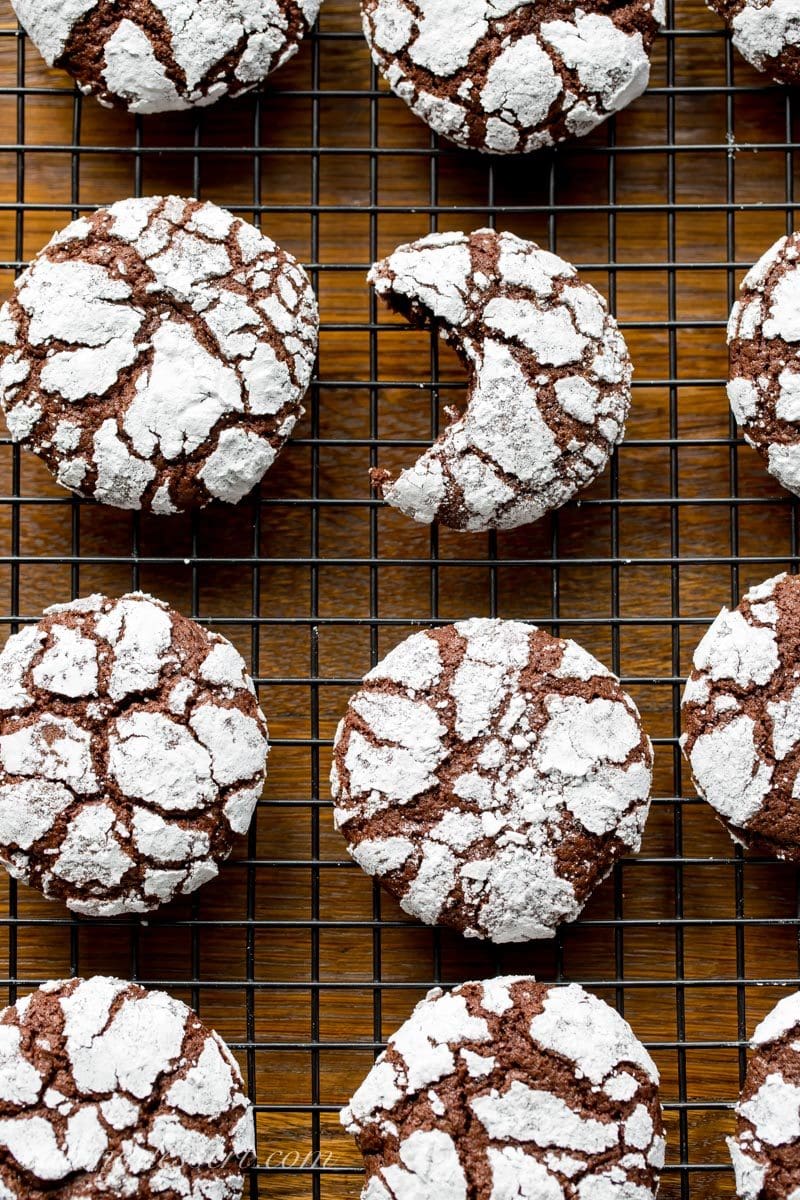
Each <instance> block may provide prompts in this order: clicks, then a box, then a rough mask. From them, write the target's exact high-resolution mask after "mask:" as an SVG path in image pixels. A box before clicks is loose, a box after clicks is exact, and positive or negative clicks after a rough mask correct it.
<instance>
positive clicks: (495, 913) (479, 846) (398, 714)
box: [331, 619, 653, 942]
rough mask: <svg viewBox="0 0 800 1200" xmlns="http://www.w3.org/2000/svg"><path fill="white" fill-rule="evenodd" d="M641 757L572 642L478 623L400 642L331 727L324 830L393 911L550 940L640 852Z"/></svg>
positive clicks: (637, 739)
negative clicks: (330, 816) (330, 812)
mask: <svg viewBox="0 0 800 1200" xmlns="http://www.w3.org/2000/svg"><path fill="white" fill-rule="evenodd" d="M652 761H653V755H652V748H651V746H650V741H649V739H648V737H647V735H646V734H645V733H643V732H642V726H641V721H640V718H639V713H638V712H637V710H636V706H635V705H634V703H633V701H632V700H631V699H630V697H629V696H627V695H626V694H625V692H623V690H622V688H621V687H620V685H619V681H618V680H617V678H616V677H615V676H614V675H612V674H611V672H610V671H608V670H607V669H606V668H605V667H604V666H602V665H601V664H600V663H599V662H598V661H597V660H596V659H595V658H593V657H592V656H591V655H590V654H587V652H586V651H585V650H583V649H581V647H580V646H578V645H576V644H575V642H571V641H562V640H561V639H560V638H553V637H551V636H550V635H549V634H548V633H545V632H544V630H541V629H537V628H536V627H535V626H533V625H524V624H522V623H521V622H519V621H499V620H484V619H475V620H471V621H461V622H459V623H458V624H456V625H447V626H444V627H443V628H440V629H431V630H427V631H426V632H424V633H416V634H414V635H413V636H412V637H410V638H408V639H406V641H404V642H401V643H400V645H399V646H396V647H395V649H394V650H392V651H391V653H390V654H388V655H387V656H386V658H385V659H384V660H383V662H381V663H380V664H379V665H378V666H377V667H375V668H374V670H372V671H370V672H369V674H368V675H366V676H365V678H364V682H363V686H362V688H361V690H360V691H359V692H357V693H356V694H355V696H353V698H352V699H351V701H350V704H349V705H348V709H347V714H346V716H345V717H344V719H343V721H342V722H341V723H340V725H339V728H338V730H337V732H336V739H335V744H334V755H333V766H332V771H331V785H332V790H333V797H334V801H335V807H334V821H335V824H336V826H337V828H338V829H340V830H341V832H342V833H343V834H344V837H345V838H346V840H347V844H348V850H349V852H350V854H351V855H352V856H353V858H354V859H355V860H356V862H357V863H359V865H360V866H361V867H363V869H364V870H365V871H367V872H368V873H369V874H370V875H376V876H378V878H379V879H380V881H381V883H382V884H383V885H384V886H385V887H386V888H387V890H388V891H389V892H390V893H391V894H392V895H393V896H395V897H396V898H397V899H398V900H399V902H400V904H401V906H402V908H403V909H405V911H406V912H408V913H411V914H412V915H413V916H415V917H418V918H419V919H420V920H422V921H425V922H427V923H428V924H435V923H439V924H442V925H449V926H451V927H452V928H454V929H457V930H458V931H459V932H461V933H463V934H465V935H466V936H467V937H476V938H490V939H491V940H492V941H495V942H520V941H526V940H528V939H530V938H543V937H552V936H553V935H554V933H555V931H556V928H557V926H558V925H559V924H561V923H562V922H563V921H572V920H574V919H575V917H577V916H578V914H579V912H580V911H581V909H582V908H583V905H584V904H585V902H586V900H587V899H588V897H589V895H590V893H591V892H592V890H593V889H594V888H595V887H596V886H597V884H598V883H599V882H600V881H601V880H602V879H604V878H605V876H606V875H607V874H608V873H609V871H610V870H611V868H612V867H613V865H614V863H615V862H616V861H617V859H619V858H620V857H621V856H622V855H623V854H627V853H631V852H635V851H636V850H638V849H639V845H640V842H641V838H642V831H643V829H644V824H645V821H646V819H647V812H648V807H649V794H650V783H651V774H652V771H651V768H652Z"/></svg>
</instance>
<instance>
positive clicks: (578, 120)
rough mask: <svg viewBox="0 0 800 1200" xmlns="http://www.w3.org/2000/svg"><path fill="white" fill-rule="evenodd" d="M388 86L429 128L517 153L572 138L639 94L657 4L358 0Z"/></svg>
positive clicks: (464, 142) (463, 142)
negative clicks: (455, 14) (455, 4)
mask: <svg viewBox="0 0 800 1200" xmlns="http://www.w3.org/2000/svg"><path fill="white" fill-rule="evenodd" d="M361 14H362V20H363V26H364V34H365V37H366V39H367V42H368V43H369V46H370V50H371V51H372V57H373V59H374V60H375V63H376V64H377V66H378V68H379V69H380V71H381V73H382V74H383V75H384V77H385V78H386V80H387V82H388V83H389V86H390V87H391V88H392V91H394V92H395V93H396V95H398V96H399V97H400V98H401V99H402V100H404V101H405V102H406V104H408V106H409V107H410V108H411V109H412V111H413V112H414V113H416V115H417V116H418V117H420V118H421V119H422V120H423V121H425V122H426V124H428V125H429V126H430V127H431V128H432V129H433V130H435V131H436V133H440V134H442V135H443V136H444V137H446V138H449V139H450V140H451V141H453V142H456V143H458V145H460V146H465V147H468V148H471V149H475V150H481V151H485V152H488V153H492V154H520V153H526V152H528V151H531V150H537V149H539V148H540V147H542V146H552V145H553V144H554V143H556V142H561V141H563V140H564V139H565V138H571V137H581V136H583V135H584V134H586V133H589V131H590V130H592V129H594V128H596V126H598V125H600V124H602V122H603V121H605V120H607V119H608V117H609V116H610V115H611V114H612V113H614V112H618V111H619V110H620V109H622V108H624V107H625V105H627V104H629V103H630V102H631V101H632V100H635V99H636V97H637V96H640V95H641V93H642V92H643V91H644V90H645V88H646V87H647V83H648V79H649V77H650V50H651V47H652V44H653V41H654V39H655V36H656V33H657V32H658V27H659V25H661V24H662V23H663V21H664V19H665V7H664V2H663V0H630V2H629V3H626V4H614V3H608V2H607V0H588V2H587V3H585V4H583V5H581V6H580V7H577V8H576V7H575V5H574V4H568V3H565V2H563V0H548V3H546V4H530V3H520V2H519V0H501V2H500V3H497V2H496V0H467V2H466V3H462V4H459V7H458V19H457V20H455V21H454V20H453V8H452V5H450V4H448V3H447V2H446V0H362V3H361Z"/></svg>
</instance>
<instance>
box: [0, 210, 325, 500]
mask: <svg viewBox="0 0 800 1200" xmlns="http://www.w3.org/2000/svg"><path fill="white" fill-rule="evenodd" d="M317 326H318V320H317V305H316V300H315V299H314V294H313V292H312V290H311V286H310V284H309V282H308V279H307V277H306V275H305V273H304V271H303V270H302V268H301V267H300V266H299V264H298V263H297V262H296V261H295V259H294V258H292V256H291V255H290V254H287V253H286V252H285V251H284V250H281V249H280V248H279V247H278V246H276V245H275V243H274V242H272V241H270V239H269V238H267V237H265V236H264V235H263V234H261V233H259V231H258V230H257V229H256V228H255V227H254V226H253V225H250V224H248V223H247V222H246V221H241V220H239V219H238V218H236V217H233V216H232V215H231V214H230V213H229V212H227V211H226V210H225V209H222V208H218V207H217V206H216V205H214V204H208V203H201V202H200V201H198V200H185V199H181V198H179V197H177V196H169V197H166V198H164V197H153V198H148V199H136V200H123V201H120V202H119V203H118V204H114V205H112V206H111V208H108V209H101V210H100V211H99V212H96V213H94V214H93V215H92V216H88V217H81V218H80V219H79V220H77V221H73V223H72V224H71V225H68V226H67V227H66V229H64V230H62V231H61V232H60V233H57V234H56V235H55V237H54V238H53V239H52V240H51V241H50V243H49V244H48V245H47V246H45V248H44V249H43V250H42V251H41V252H40V254H39V255H38V256H37V258H36V259H35V260H34V262H33V264H32V265H31V266H30V267H29V268H28V270H26V271H25V272H23V274H22V275H21V276H20V277H19V279H18V280H17V282H16V285H15V291H14V294H13V296H12V297H11V299H10V300H9V301H8V303H7V304H5V305H4V306H3V308H2V310H0V403H2V406H3V408H4V410H5V413H6V419H7V421H8V427H9V430H10V432H11V436H12V438H13V439H14V441H16V442H20V443H21V444H22V445H23V446H26V447H27V448H28V449H30V450H33V451H34V452H35V453H36V454H39V455H40V456H41V457H42V458H43V459H44V461H45V463H46V464H47V465H48V467H49V468H50V470H51V471H52V472H53V473H54V474H55V476H56V478H57V479H58V482H59V483H60V484H62V486H63V487H66V488H71V489H72V490H73V491H75V492H78V493H79V495H82V496H91V497H94V499H96V500H99V501H101V502H102V503H104V504H112V505H115V506H116V507H117V508H128V509H145V510H149V511H151V512H154V513H163V514H168V513H175V512H180V511H182V510H184V509H189V508H194V507H201V506H202V505H205V504H208V503H209V501H211V500H215V499H216V500H226V501H228V502H230V503H235V502H236V501H238V500H241V498H242V497H243V496H244V495H245V494H246V493H247V492H249V491H250V490H251V489H252V488H253V487H254V486H255V484H257V483H258V482H259V480H260V479H261V477H262V475H263V474H264V472H265V471H266V470H267V468H268V467H269V466H270V465H271V464H272V462H273V461H274V459H275V456H276V455H277V453H278V451H279V450H280V449H281V447H282V445H283V444H284V442H285V441H286V439H287V437H288V436H289V434H290V433H291V431H292V428H293V427H294V424H295V422H296V421H297V419H298V417H299V416H300V415H301V414H302V412H303V409H302V407H301V404H300V401H301V400H302V398H303V396H304V394H305V392H306V389H307V387H308V383H309V380H310V378H311V371H312V367H313V364H314V359H315V356H316V347H317Z"/></svg>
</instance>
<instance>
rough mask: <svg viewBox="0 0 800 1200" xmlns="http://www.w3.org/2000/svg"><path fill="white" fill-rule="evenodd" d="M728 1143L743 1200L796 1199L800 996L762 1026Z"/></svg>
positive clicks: (787, 998) (799, 1136) (799, 1129)
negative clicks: (734, 1132) (734, 1126)
mask: <svg viewBox="0 0 800 1200" xmlns="http://www.w3.org/2000/svg"><path fill="white" fill-rule="evenodd" d="M751 1046H752V1049H753V1055H752V1057H751V1059H750V1062H749V1065H748V1068H747V1076H746V1078H745V1082H744V1086H743V1088H742V1092H741V1095H740V1097H739V1103H738V1105H737V1107H736V1115H737V1122H736V1134H735V1136H734V1137H731V1138H728V1148H729V1150H730V1154H731V1159H732V1162H733V1167H734V1171H735V1173H736V1191H737V1194H738V1195H739V1196H741V1197H742V1200H761V1198H762V1197H770V1198H774V1200H790V1198H791V1197H792V1196H795V1195H796V1194H797V1188H798V1185H799V1184H800V1180H798V1178H797V1165H796V1164H797V1150H798V1146H800V993H797V992H795V993H793V994H791V995H787V996H784V998H783V999H782V1000H780V1001H779V1002H778V1004H776V1005H775V1007H774V1008H773V1009H772V1011H771V1012H769V1013H768V1014H767V1016H766V1017H765V1018H764V1019H763V1021H761V1023H760V1024H759V1025H758V1026H757V1028H756V1030H755V1033H754V1034H753V1037H752V1040H751Z"/></svg>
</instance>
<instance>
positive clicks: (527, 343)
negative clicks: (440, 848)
mask: <svg viewBox="0 0 800 1200" xmlns="http://www.w3.org/2000/svg"><path fill="white" fill-rule="evenodd" d="M369 278H370V281H371V282H372V283H373V284H374V286H375V290H376V292H377V294H378V295H379V296H380V298H381V299H382V300H383V301H384V302H385V303H386V304H387V305H388V307H389V308H390V309H391V310H392V311H393V312H399V313H401V314H402V315H403V316H405V317H406V318H407V319H408V320H409V321H410V322H411V323H412V324H413V325H417V326H422V327H426V328H431V329H435V330H437V331H438V333H439V336H440V337H441V338H442V339H443V340H444V341H446V342H448V343H449V344H450V345H451V346H452V347H453V348H454V350H455V352H456V354H457V355H458V357H459V358H460V359H461V361H462V363H463V364H464V366H465V368H466V369H467V371H468V373H469V382H468V391H467V407H466V409H465V411H464V412H463V413H459V412H457V411H450V412H449V413H448V415H449V416H450V418H451V423H450V424H449V425H448V426H447V428H446V429H445V431H444V433H443V434H442V436H441V437H440V438H439V439H438V441H437V442H435V443H434V445H433V446H432V447H431V448H430V449H429V450H427V451H426V452H425V453H424V454H423V455H422V456H421V457H420V458H419V459H418V460H417V462H416V463H415V464H414V466H413V467H410V468H409V469H408V470H405V471H402V472H401V474H400V475H399V476H398V478H397V479H392V478H391V476H390V475H389V473H388V472H387V471H381V470H373V471H372V473H371V477H372V481H373V485H374V486H375V487H376V488H377V489H378V490H379V492H380V493H381V495H382V496H383V498H384V499H385V500H386V501H388V503H389V504H391V505H393V506H394V507H395V508H399V509H400V510H401V511H402V512H404V513H406V514H407V515H408V516H410V517H413V519H414V520H415V521H420V522H423V523H430V522H432V521H438V522H440V523H441V524H442V525H447V526H449V527H450V528H451V529H460V530H469V531H470V532H479V531H482V530H487V529H511V528H514V527H515V526H517V525H524V524H527V523H528V522H530V521H536V520H538V518H539V517H541V516H543V515H544V514H545V513H547V512H550V511H551V510H553V509H555V508H558V507H559V506H560V505H562V504H564V503H565V502H566V501H567V500H569V499H571V497H573V496H574V495H575V494H576V492H578V491H579V490H580V489H581V488H583V487H585V486H586V485H587V484H589V483H591V481H592V480H593V479H595V478H596V476H597V475H598V474H599V473H600V472H601V471H602V470H603V468H604V467H605V466H606V464H607V462H608V459H609V457H610V455H611V451H612V450H613V448H614V446H616V445H617V444H618V443H619V442H620V441H621V440H622V438H623V436H624V434H625V418H626V417H627V415H628V409H629V407H630V381H631V375H632V373H633V368H632V366H631V361H630V358H629V356H628V350H627V347H626V345H625V342H624V340H623V338H622V335H621V333H620V332H619V329H618V328H617V324H616V321H615V320H614V318H613V317H612V316H610V314H609V313H608V310H607V307H606V303H605V301H604V300H603V298H602V296H600V295H599V293H598V292H596V291H595V289H594V288H593V287H590V286H589V285H588V284H586V283H583V282H581V280H580V279H579V277H578V274H577V272H576V270H575V268H574V267H573V266H571V265H570V264H569V263H567V262H565V261H564V260H563V259H562V258H558V257H557V256H556V255H555V254H550V253H549V252H548V251H546V250H540V249H539V247H538V246H536V245H535V244H534V243H533V242H526V241H523V240H522V239H520V238H518V237H515V236H514V235H513V234H510V233H500V234H498V233H494V232H493V231H492V230H490V229H480V230H478V231H477V233H472V234H464V233H444V234H431V235H430V236H428V237H425V238H422V239H421V240H420V241H418V242H414V243H412V244H411V245H407V246H400V247H399V249H397V250H395V252H394V253H393V254H392V255H390V257H389V258H387V259H384V260H383V261H382V262H379V263H376V264H375V266H373V268H372V271H371V272H370V276H369Z"/></svg>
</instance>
